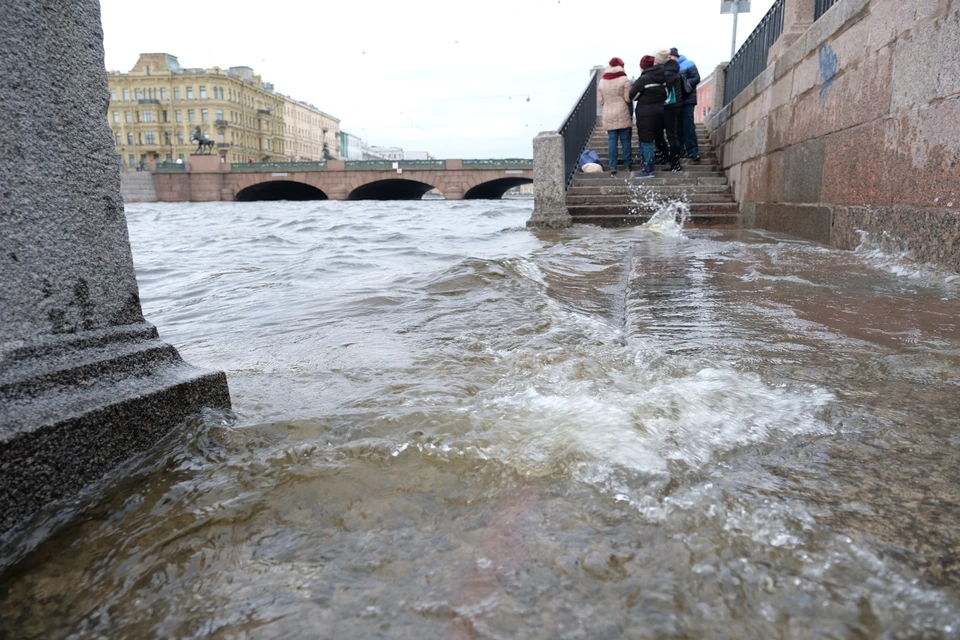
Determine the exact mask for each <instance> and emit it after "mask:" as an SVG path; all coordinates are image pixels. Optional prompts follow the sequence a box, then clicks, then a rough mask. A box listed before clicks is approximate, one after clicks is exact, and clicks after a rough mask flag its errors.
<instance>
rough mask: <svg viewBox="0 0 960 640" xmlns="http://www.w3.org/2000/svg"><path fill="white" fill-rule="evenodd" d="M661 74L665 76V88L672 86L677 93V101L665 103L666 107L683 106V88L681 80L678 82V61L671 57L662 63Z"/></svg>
mask: <svg viewBox="0 0 960 640" xmlns="http://www.w3.org/2000/svg"><path fill="white" fill-rule="evenodd" d="M663 74H664V76H665V79H664V83H665V84H666V85H667V89H669V88H670V87H673V90H674V92H675V93H676V94H677V101H676V102H675V103H674V104H668V105H666V108H667V109H679V108H680V107H682V106H683V93H682V92H683V88H682V84H683V83H682V82H680V63H679V62H677V61H676V60H674V59H673V58H671V59H670V60H667V61H666V62H664V63H663Z"/></svg>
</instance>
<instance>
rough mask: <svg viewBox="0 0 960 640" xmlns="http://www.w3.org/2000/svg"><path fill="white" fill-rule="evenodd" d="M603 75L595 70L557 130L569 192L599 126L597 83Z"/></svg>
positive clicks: (600, 71)
mask: <svg viewBox="0 0 960 640" xmlns="http://www.w3.org/2000/svg"><path fill="white" fill-rule="evenodd" d="M601 73H603V71H602V70H594V72H593V75H591V76H590V82H589V83H588V84H587V88H586V89H584V91H583V93H582V94H581V95H580V99H579V100H578V101H577V104H576V105H574V107H573V110H572V111H570V115H568V116H567V118H566V120H564V121H563V124H562V125H560V128H559V129H557V133H559V134H560V135H561V136H563V168H564V171H566V176H567V185H566V188H567V190H568V191H569V190H570V186H571V185H572V184H573V178H574V176H575V175H576V173H577V162H578V161H579V160H580V154H581V153H583V150H584V149H586V148H587V143H588V142H590V134H591V133H593V128H594V127H595V126H596V124H597V83H598V82H599V81H600V74H601Z"/></svg>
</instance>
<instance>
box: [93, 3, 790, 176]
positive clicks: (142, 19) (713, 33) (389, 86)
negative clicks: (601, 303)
mask: <svg viewBox="0 0 960 640" xmlns="http://www.w3.org/2000/svg"><path fill="white" fill-rule="evenodd" d="M772 1H773V0H754V1H753V12H752V13H750V14H746V15H743V16H741V17H740V21H739V27H738V36H739V37H738V40H739V41H742V40H744V39H745V38H746V37H747V35H749V33H750V32H751V31H752V29H753V28H754V26H755V25H756V23H757V22H758V21H759V20H760V18H761V17H762V15H763V13H765V12H766V10H767V9H768V8H769V6H770V5H771V4H772ZM199 6H200V5H197V4H196V2H188V1H186V0H167V1H165V2H164V3H163V4H162V5H141V4H139V3H131V2H129V1H128V0H101V11H102V16H103V27H104V43H105V48H106V66H107V68H108V69H113V70H119V71H127V70H129V69H130V68H131V67H132V66H133V64H134V63H135V62H136V59H137V56H138V55H139V54H140V53H142V52H157V51H163V52H166V53H170V54H173V55H175V56H177V57H178V58H179V60H180V63H181V64H182V65H184V66H187V67H213V66H220V67H229V66H238V65H248V66H250V67H253V69H254V70H255V71H256V72H257V73H259V74H261V75H262V76H263V78H264V79H265V80H267V81H269V82H273V84H274V86H275V87H276V89H277V90H278V91H281V92H283V93H286V94H288V95H292V96H294V97H295V98H298V99H300V100H305V101H308V102H311V103H313V104H314V105H316V106H317V107H318V108H319V109H322V110H323V111H326V112H327V113H330V114H332V115H334V116H336V117H338V118H340V120H341V127H342V128H343V129H344V130H346V131H350V132H351V133H354V134H356V135H359V136H361V137H362V138H363V139H364V140H366V141H368V142H369V143H371V144H377V145H384V146H394V145H396V146H402V147H404V148H407V149H412V150H424V151H430V152H432V153H434V154H436V155H437V156H438V157H448V158H453V157H477V158H480V157H529V156H530V155H531V153H532V151H531V149H532V140H533V137H534V136H535V135H536V134H537V133H538V132H540V131H542V130H549V129H555V128H557V127H558V126H559V125H560V123H561V120H562V119H563V118H564V117H565V116H566V114H567V113H568V112H569V110H570V109H571V107H572V106H573V104H574V102H575V100H576V99H577V98H578V97H579V95H580V93H581V92H582V91H583V88H584V86H585V85H586V82H587V80H588V73H589V70H590V69H591V68H592V67H593V66H595V65H599V64H603V63H604V62H606V61H607V60H609V59H610V57H612V56H614V55H616V56H620V57H622V58H624V60H626V61H627V65H628V66H627V72H628V74H630V75H636V74H637V73H638V72H639V67H638V66H637V65H638V63H639V60H640V57H641V56H643V55H644V54H645V53H649V52H651V51H653V50H655V49H658V48H662V47H665V46H667V47H668V46H676V47H679V48H680V50H681V52H682V53H684V54H685V55H687V56H688V57H689V58H691V59H692V60H694V61H696V62H697V64H698V66H699V68H700V71H701V74H702V75H704V76H706V75H707V74H709V73H710V72H711V71H712V70H713V68H714V67H715V66H716V65H717V64H718V63H720V62H721V61H724V60H726V59H727V58H728V57H729V51H730V35H731V25H732V19H731V17H730V16H721V15H720V3H719V2H718V1H717V0H665V1H664V2H652V1H648V0H640V1H639V2H635V3H621V4H617V3H613V4H610V5H604V6H605V7H606V8H605V9H604V10H603V11H602V12H601V11H600V10H599V9H598V5H596V4H595V3H593V2H588V1H587V0H561V1H560V2H557V1H556V0H486V1H485V2H483V3H461V2H457V3H453V2H449V1H440V0H405V1H404V2H396V1H391V2H383V1H379V0H370V1H368V2H363V3H360V2H344V3H339V4H334V3H332V2H312V1H304V0H289V1H288V2H285V3H281V4H277V5H273V4H270V3H266V4H265V3H263V2H260V1H256V2H254V1H250V0H233V1H232V2H230V3H229V4H228V5H225V7H224V10H222V11H221V10H217V11H210V10H209V9H208V8H203V9H199V8H198V7H199ZM158 7H162V8H158ZM205 7H206V6H205ZM528 97H529V98H530V100H529V101H527V98H528Z"/></svg>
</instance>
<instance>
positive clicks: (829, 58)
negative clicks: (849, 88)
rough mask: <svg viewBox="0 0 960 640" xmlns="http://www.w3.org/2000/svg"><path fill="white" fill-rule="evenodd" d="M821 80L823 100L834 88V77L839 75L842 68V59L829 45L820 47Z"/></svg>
mask: <svg viewBox="0 0 960 640" xmlns="http://www.w3.org/2000/svg"><path fill="white" fill-rule="evenodd" d="M819 53H820V79H821V82H822V83H823V86H822V87H820V97H821V98H822V97H823V96H825V95H826V94H827V92H828V91H829V90H830V87H832V86H833V77H834V76H835V75H837V70H838V69H839V68H840V59H839V58H838V57H837V54H835V53H834V52H833V47H831V46H830V45H828V44H822V45H820V51H819Z"/></svg>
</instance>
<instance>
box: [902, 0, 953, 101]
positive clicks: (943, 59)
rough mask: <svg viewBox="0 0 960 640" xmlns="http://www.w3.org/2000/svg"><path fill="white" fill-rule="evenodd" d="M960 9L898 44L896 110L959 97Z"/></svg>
mask: <svg viewBox="0 0 960 640" xmlns="http://www.w3.org/2000/svg"><path fill="white" fill-rule="evenodd" d="M958 40H960V6H957V5H956V4H955V3H954V8H953V10H952V11H950V12H949V13H948V14H947V15H946V16H944V17H942V18H941V19H939V20H936V21H934V22H929V23H927V24H926V25H925V26H924V27H923V28H920V29H917V30H916V32H915V33H914V34H913V37H912V38H904V39H902V40H898V41H897V43H896V55H895V57H894V65H895V69H896V74H895V75H894V77H893V90H892V93H893V98H892V107H893V109H895V110H896V109H908V108H910V107H913V106H915V105H917V104H918V103H923V102H927V101H928V100H933V99H935V98H944V97H947V96H951V95H955V94H957V93H960V46H958V45H957V42H958Z"/></svg>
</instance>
